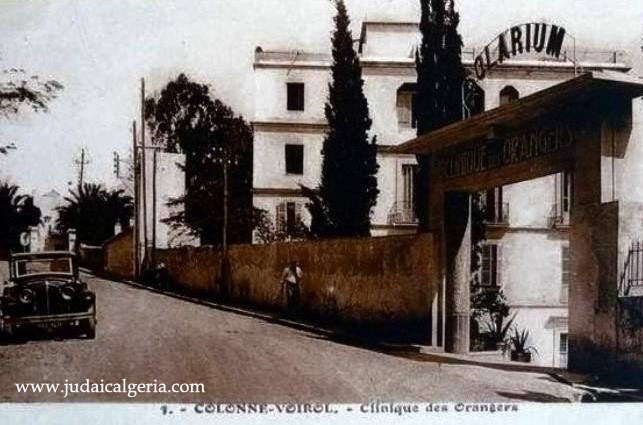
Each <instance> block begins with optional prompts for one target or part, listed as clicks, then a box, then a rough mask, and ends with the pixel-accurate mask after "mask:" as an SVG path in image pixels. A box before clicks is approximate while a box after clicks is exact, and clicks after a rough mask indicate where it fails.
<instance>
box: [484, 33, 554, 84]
mask: <svg viewBox="0 0 643 425" xmlns="http://www.w3.org/2000/svg"><path fill="white" fill-rule="evenodd" d="M564 41H565V28H563V27H559V26H556V25H549V24H544V23H528V24H522V25H516V26H514V27H511V28H509V29H508V30H506V31H505V32H503V33H501V34H500V35H498V37H496V38H495V39H494V40H493V41H492V42H491V43H489V44H487V45H486V46H485V48H484V49H482V52H480V54H479V55H478V56H476V58H475V60H474V62H473V67H474V70H475V73H476V77H477V78H478V79H479V80H482V79H483V78H484V77H485V76H486V75H487V73H488V72H489V71H490V70H491V69H492V68H493V67H495V66H496V65H498V64H501V63H503V62H504V61H505V60H508V59H511V58H513V57H514V56H517V55H521V54H527V53H531V54H534V53H535V54H543V52H544V54H545V55H547V56H550V57H555V58H556V59H558V58H560V52H561V50H562V47H563V42H564Z"/></svg>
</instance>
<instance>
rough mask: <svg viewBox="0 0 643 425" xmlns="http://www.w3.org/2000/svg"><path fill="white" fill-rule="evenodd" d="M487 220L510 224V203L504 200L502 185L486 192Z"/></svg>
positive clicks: (491, 222)
mask: <svg viewBox="0 0 643 425" xmlns="http://www.w3.org/2000/svg"><path fill="white" fill-rule="evenodd" d="M484 205H485V221H486V222H487V223H490V224H508V222H509V204H508V203H505V202H503V201H502V186H498V187H494V188H493V189H489V190H487V191H486V192H485V202H484Z"/></svg>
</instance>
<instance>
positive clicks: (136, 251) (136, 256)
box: [132, 120, 140, 280]
mask: <svg viewBox="0 0 643 425" xmlns="http://www.w3.org/2000/svg"><path fill="white" fill-rule="evenodd" d="M132 162H133V164H132V168H133V169H134V228H133V229H132V240H133V245H134V246H133V248H134V252H133V255H132V261H133V263H134V264H133V265H132V274H133V276H134V280H138V277H139V269H138V268H139V265H140V262H139V256H140V252H139V245H138V238H139V220H140V217H139V215H138V214H139V207H138V204H139V202H140V199H139V194H140V187H139V181H138V177H139V169H138V167H139V164H138V146H136V120H134V121H132Z"/></svg>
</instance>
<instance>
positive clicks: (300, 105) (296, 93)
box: [286, 83, 304, 111]
mask: <svg viewBox="0 0 643 425" xmlns="http://www.w3.org/2000/svg"><path fill="white" fill-rule="evenodd" d="M286 89H287V98H288V99H287V105H286V106H287V108H288V110H289V111H303V110H304V83H286Z"/></svg>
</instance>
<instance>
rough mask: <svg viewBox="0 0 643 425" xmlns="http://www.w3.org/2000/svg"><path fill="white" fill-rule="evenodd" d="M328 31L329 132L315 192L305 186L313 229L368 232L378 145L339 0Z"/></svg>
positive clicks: (321, 233) (325, 232)
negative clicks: (330, 32)
mask: <svg viewBox="0 0 643 425" xmlns="http://www.w3.org/2000/svg"><path fill="white" fill-rule="evenodd" d="M335 6H336V9H337V15H336V16H335V18H334V22H335V31H334V33H333V35H332V39H331V41H332V56H333V63H332V66H331V74H332V81H331V83H330V84H329V86H328V101H327V102H326V105H325V109H324V112H325V115H326V120H327V121H328V126H329V129H328V132H327V134H326V137H325V139H324V144H323V148H322V156H323V160H322V171H321V183H320V185H319V194H318V195H317V194H316V193H314V192H311V191H307V192H305V194H307V195H308V198H309V199H310V200H311V201H310V202H309V204H308V208H309V211H310V213H311V215H312V221H313V224H312V226H311V230H312V233H313V234H314V235H315V236H321V237H337V236H339V237H341V236H368V235H370V225H371V210H372V208H373V207H374V206H375V202H376V201H377V195H378V193H379V191H378V189H377V179H376V176H375V175H376V173H377V169H378V164H377V158H376V154H377V146H376V144H375V138H373V139H372V140H370V141H369V137H368V131H369V129H370V128H371V119H370V118H369V112H368V103H367V101H366V97H365V96H364V90H363V86H364V80H363V79H362V68H361V66H360V63H359V58H358V56H357V54H356V53H355V49H354V48H353V36H352V34H351V31H350V30H349V24H350V20H349V17H348V14H347V12H346V6H345V5H344V2H343V0H336V1H335Z"/></svg>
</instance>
